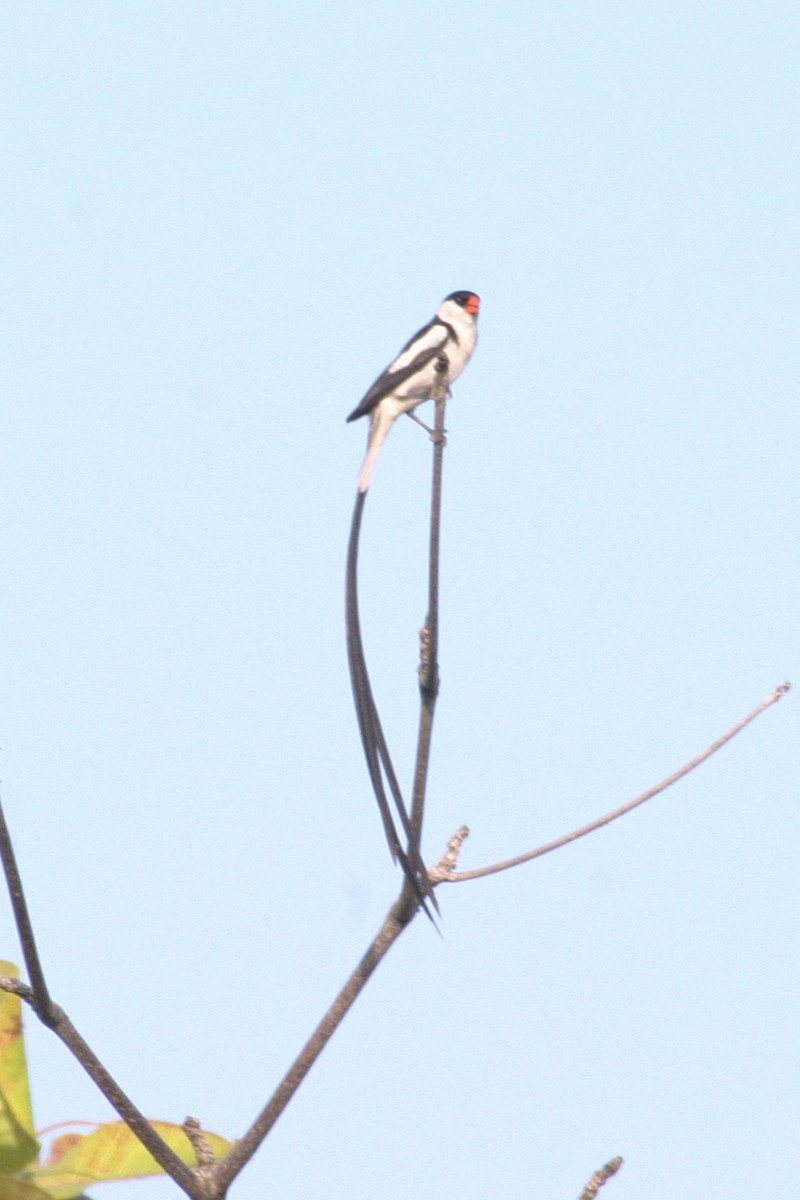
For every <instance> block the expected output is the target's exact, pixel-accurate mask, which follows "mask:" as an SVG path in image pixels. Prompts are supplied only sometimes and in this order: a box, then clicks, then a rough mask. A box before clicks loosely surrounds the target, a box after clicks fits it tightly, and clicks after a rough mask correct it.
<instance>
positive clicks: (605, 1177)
mask: <svg viewBox="0 0 800 1200" xmlns="http://www.w3.org/2000/svg"><path fill="white" fill-rule="evenodd" d="M624 1161H625V1160H624V1159H622V1158H620V1157H619V1156H617V1158H612V1159H611V1160H610V1161H609V1162H607V1163H606V1165H605V1166H604V1167H601V1168H600V1170H599V1171H595V1173H594V1175H593V1176H592V1178H591V1179H590V1180H589V1182H588V1183H587V1185H586V1187H585V1188H584V1189H583V1191H582V1192H581V1194H580V1200H594V1198H595V1196H596V1195H597V1193H598V1192H599V1191H600V1188H601V1187H604V1186H605V1184H607V1183H608V1181H609V1179H610V1178H611V1176H612V1175H616V1173H617V1171H618V1170H619V1169H620V1167H621V1166H622V1164H623V1162H624Z"/></svg>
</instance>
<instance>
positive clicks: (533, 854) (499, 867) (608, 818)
mask: <svg viewBox="0 0 800 1200" xmlns="http://www.w3.org/2000/svg"><path fill="white" fill-rule="evenodd" d="M791 686H792V685H791V683H782V684H781V686H780V687H778V688H776V689H775V691H774V692H773V693H772V694H771V695H770V696H767V698H766V699H765V700H762V701H761V703H760V704H759V705H758V707H757V708H754V709H753V711H752V712H750V713H748V714H747V716H746V717H742V719H741V720H740V721H737V722H736V724H735V725H732V726H731V728H730V729H729V730H728V732H727V733H724V734H723V735H722V737H721V738H718V739H717V741H716V742H712V744H711V745H710V746H709V747H708V748H707V749H706V750H704V751H703V752H702V754H698V755H697V757H696V758H693V759H692V760H691V762H688V763H686V765H685V766H683V767H681V768H680V770H678V771H675V772H674V774H672V775H669V776H668V777H667V778H666V779H663V780H662V781H661V783H657V784H656V785H655V787H652V788H649V789H648V790H647V791H646V792H642V794H641V796H637V797H636V799H635V800H629V801H628V803H627V804H622V805H621V806H620V807H619V808H615V809H612V811H611V812H609V813H606V815H605V816H604V817H598V818H597V820H596V821H591V822H590V823H589V824H588V825H582V826H581V828H580V829H574V830H573V831H572V833H565V834H564V836H563V837H560V838H556V840H555V841H554V842H547V843H546V845H544V846H539V847H538V849H536V850H529V851H528V852H527V853H526V854H518V855H516V856H515V857H514V858H507V859H505V861H504V862H499V863H494V864H492V866H489V867H478V868H477V869H476V870H474V871H450V872H448V871H446V870H444V869H443V870H439V869H438V868H437V870H436V872H435V875H436V882H437V883H464V882H465V881H466V880H468V879H482V878H483V877H484V876H486V875H496V874H497V873H498V872H499V871H508V870H510V868H511V867H519V866H521V865H522V863H526V862H531V861H532V860H533V859H534V858H541V857H542V856H543V855H544V854H550V852H551V851H552V850H560V848H561V847H562V846H568V845H569V843H570V842H576V841H577V840H578V838H582V837H586V835H587V833H594V831H595V830H596V829H602V827H603V826H604V825H610V824H611V822H612V821H616V820H617V819H618V818H619V817H624V816H625V814H626V813H629V812H632V811H633V809H634V808H638V807H639V805H640V804H645V803H646V801H648V800H652V799H653V797H654V796H657V795H659V793H660V792H664V791H666V789H667V788H668V787H672V785H673V783H677V782H678V780H679V779H683V777H684V775H688V774H689V772H690V771H694V770H695V768H696V767H699V766H700V764H701V763H704V762H705V761H706V759H708V758H710V757H711V755H712V754H716V752H717V750H720V749H721V748H722V747H723V746H724V745H725V744H726V743H727V742H729V741H730V740H731V738H735V737H736V735H737V733H741V732H742V730H743V729H744V728H746V726H748V725H749V724H750V722H751V721H755V719H756V717H759V716H761V713H763V712H765V711H766V709H768V708H770V707H771V706H772V705H773V704H777V702H778V701H779V700H780V699H781V698H782V697H783V696H785V695H786V693H787V692H788V691H790V690H791Z"/></svg>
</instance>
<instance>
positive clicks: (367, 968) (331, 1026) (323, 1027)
mask: <svg viewBox="0 0 800 1200" xmlns="http://www.w3.org/2000/svg"><path fill="white" fill-rule="evenodd" d="M416 906H417V901H416V900H415V899H412V900H411V901H409V900H407V899H405V898H404V897H402V896H401V897H400V899H399V900H397V901H396V902H395V904H393V905H392V907H391V909H390V910H389V912H388V914H387V915H386V918H385V920H384V922H383V924H382V925H381V927H380V929H379V930H378V933H377V934H376V936H375V938H374V939H373V941H372V943H371V944H370V946H369V947H368V949H367V951H366V953H365V954H364V956H363V957H362V958H361V961H360V962H359V963H358V966H357V967H356V968H355V970H354V971H353V973H352V975H351V976H350V978H349V979H348V980H347V983H346V984H345V985H344V987H343V988H342V990H341V991H340V992H339V995H338V996H337V997H336V999H335V1000H334V1001H333V1004H331V1006H330V1008H329V1009H328V1011H327V1013H326V1014H325V1016H324V1017H323V1018H322V1020H321V1021H320V1023H319V1025H318V1026H317V1028H316V1029H315V1030H314V1032H313V1033H312V1035H311V1037H310V1038H309V1039H308V1041H307V1042H306V1044H305V1046H304V1047H303V1049H302V1050H301V1051H300V1053H299V1054H298V1056H297V1058H296V1059H295V1060H294V1062H293V1063H292V1065H291V1067H290V1068H289V1070H288V1071H287V1072H286V1074H285V1076H284V1077H283V1079H282V1080H281V1082H280V1083H279V1084H278V1087H277V1088H276V1090H275V1093H274V1094H273V1096H272V1099H271V1100H270V1101H269V1102H268V1103H267V1104H266V1106H265V1107H264V1108H263V1109H262V1111H261V1112H260V1113H259V1115H258V1117H256V1119H255V1121H254V1122H253V1124H252V1125H251V1126H250V1128H249V1130H248V1131H247V1133H246V1134H245V1135H244V1137H242V1138H240V1140H239V1141H238V1142H237V1143H236V1145H235V1147H234V1149H233V1150H232V1151H231V1152H230V1154H229V1155H228V1156H227V1157H226V1158H225V1159H224V1160H223V1161H222V1162H220V1163H218V1164H217V1165H216V1167H215V1168H214V1175H213V1178H214V1182H215V1183H216V1184H217V1186H218V1187H219V1189H220V1191H221V1192H224V1190H225V1189H226V1188H227V1187H228V1186H229V1184H230V1182H231V1180H233V1179H235V1178H236V1176H237V1175H238V1174H239V1172H240V1171H241V1170H242V1168H243V1167H244V1166H245V1165H246V1164H247V1163H248V1162H249V1161H250V1159H251V1158H252V1157H253V1155H254V1154H255V1152H256V1151H257V1150H258V1148H259V1146H260V1145H261V1143H262V1142H263V1141H264V1138H265V1137H266V1136H267V1134H268V1133H269V1132H270V1130H271V1129H272V1127H273V1125H274V1124H275V1122H276V1121H277V1120H278V1118H279V1117H280V1115H281V1113H282V1112H283V1111H284V1109H285V1108H286V1106H287V1105H288V1104H289V1102H290V1100H291V1099H292V1097H293V1096H294V1094H295V1092H296V1091H297V1089H298V1088H299V1087H300V1084H301V1083H302V1082H303V1080H304V1079H305V1077H306V1075H307V1074H308V1072H309V1071H310V1070H311V1068H312V1067H313V1065H314V1063H315V1062H316V1061H317V1059H318V1058H319V1056H320V1054H321V1053H322V1051H323V1050H324V1049H325V1047H326V1046H327V1044H328V1042H329V1041H330V1039H331V1037H332V1036H333V1034H334V1033H335V1032H336V1030H337V1029H338V1027H339V1025H341V1023H342V1021H343V1020H344V1018H345V1016H346V1015H347V1013H348V1012H349V1011H350V1009H351V1008H352V1007H353V1004H354V1003H355V1001H356V999H357V998H358V996H359V995H360V993H361V991H362V989H363V988H364V986H365V985H366V983H367V981H368V980H369V978H370V976H371V975H372V973H373V971H374V970H375V968H376V967H377V966H378V964H379V963H380V962H381V960H382V959H383V958H384V956H385V955H386V953H387V952H388V951H389V950H390V949H391V947H392V946H393V945H394V943H395V942H396V941H397V939H398V938H399V937H400V934H401V933H402V932H403V930H404V929H405V928H406V927H407V926H408V924H409V921H410V919H411V917H412V916H413V913H414V911H416Z"/></svg>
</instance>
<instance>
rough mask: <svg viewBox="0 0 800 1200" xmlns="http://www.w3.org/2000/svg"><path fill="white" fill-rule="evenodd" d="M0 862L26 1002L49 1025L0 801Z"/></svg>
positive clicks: (48, 1003) (50, 1010) (50, 1011)
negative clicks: (19, 952)
mask: <svg viewBox="0 0 800 1200" xmlns="http://www.w3.org/2000/svg"><path fill="white" fill-rule="evenodd" d="M0 862H2V864H3V873H4V875H5V877H6V885H7V887H8V894H9V896H10V897H11V909H12V911H13V913H14V921H15V923H16V926H17V934H18V936H19V941H20V946H21V947H22V955H23V958H24V959H25V966H26V967H27V969H28V978H29V979H30V981H31V992H32V996H31V998H30V1000H29V1003H30V1005H31V1007H32V1008H33V1010H34V1011H35V1013H36V1015H37V1016H38V1018H39V1020H40V1021H41V1022H42V1023H43V1024H44V1025H50V1026H52V1024H53V1016H54V1005H53V1001H52V1000H51V999H50V992H49V991H48V988H47V984H46V982H45V978H44V970H43V969H42V963H41V959H40V958H39V951H38V949H37V947H36V938H35V937H34V935H33V925H32V923H31V917H30V913H29V912H28V903H27V901H26V899H25V892H24V891H23V888H22V879H21V877H20V873H19V868H18V867H17V856H16V854H15V853H14V846H13V844H12V842H11V834H10V833H9V829H8V824H7V822H6V817H5V813H4V812H3V806H2V804H0Z"/></svg>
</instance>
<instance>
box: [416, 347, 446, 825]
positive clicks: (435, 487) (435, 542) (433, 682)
mask: <svg viewBox="0 0 800 1200" xmlns="http://www.w3.org/2000/svg"><path fill="white" fill-rule="evenodd" d="M437 370H438V373H439V378H438V380H437V383H436V386H435V388H434V393H433V395H432V397H431V399H435V401H436V424H435V426H434V434H433V478H432V483H431V522H430V541H429V548H428V612H427V616H426V617H425V624H424V625H423V627H422V629H421V630H420V663H419V691H420V713H419V732H418V734H417V759H416V764H415V767H414V792H413V796H412V800H411V832H412V834H413V837H414V841H415V842H416V844H417V845H418V846H419V845H421V843H422V821H423V817H424V814H425V793H426V790H427V786H428V765H429V763H430V755H431V738H432V736H433V714H434V710H435V708H436V698H437V696H438V695H439V542H440V534H441V516H442V467H443V463H444V447H445V431H444V418H445V409H446V407H447V395H448V390H449V388H448V380H447V362H446V360H440V362H439V364H438V367H437Z"/></svg>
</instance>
